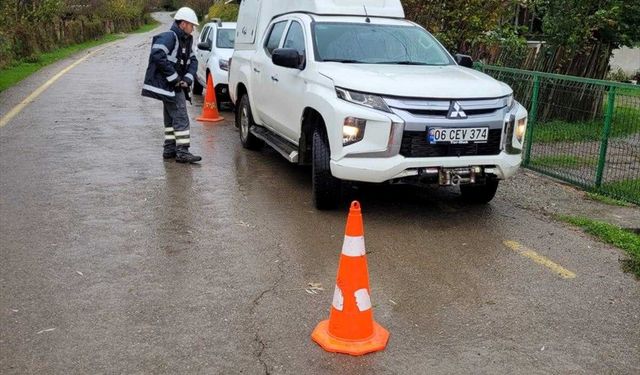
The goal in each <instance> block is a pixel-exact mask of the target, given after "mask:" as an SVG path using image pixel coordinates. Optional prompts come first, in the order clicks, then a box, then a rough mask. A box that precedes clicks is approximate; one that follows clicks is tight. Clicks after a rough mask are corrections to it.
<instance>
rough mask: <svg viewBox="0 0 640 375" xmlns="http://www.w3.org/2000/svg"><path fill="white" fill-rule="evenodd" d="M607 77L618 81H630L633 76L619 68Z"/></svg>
mask: <svg viewBox="0 0 640 375" xmlns="http://www.w3.org/2000/svg"><path fill="white" fill-rule="evenodd" d="M607 79H609V80H610V81H617V82H629V81H630V80H631V77H629V75H628V74H627V73H625V72H624V70H622V69H618V70H617V71H615V72H613V71H612V72H609V76H608V77H607Z"/></svg>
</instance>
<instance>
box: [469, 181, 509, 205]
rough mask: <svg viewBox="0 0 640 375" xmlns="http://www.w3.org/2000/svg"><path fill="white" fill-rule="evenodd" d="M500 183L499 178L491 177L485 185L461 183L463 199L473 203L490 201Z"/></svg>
mask: <svg viewBox="0 0 640 375" xmlns="http://www.w3.org/2000/svg"><path fill="white" fill-rule="evenodd" d="M499 183H500V181H499V180H494V179H490V180H487V183H486V184H484V185H474V184H471V185H460V192H461V193H462V199H463V200H464V201H466V202H468V203H473V204H485V203H489V202H491V200H492V199H493V197H495V196H496V192H497V191H498V184H499Z"/></svg>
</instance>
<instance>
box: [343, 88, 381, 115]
mask: <svg viewBox="0 0 640 375" xmlns="http://www.w3.org/2000/svg"><path fill="white" fill-rule="evenodd" d="M336 94H337V95H338V98H340V99H342V100H346V101H348V102H351V103H355V104H359V105H363V106H365V107H369V108H373V109H377V110H379V111H384V112H391V109H389V106H387V103H385V101H384V99H382V97H380V96H378V95H373V94H365V93H362V92H357V91H350V90H346V89H341V88H339V87H336Z"/></svg>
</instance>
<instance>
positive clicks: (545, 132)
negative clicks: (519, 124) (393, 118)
mask: <svg viewBox="0 0 640 375" xmlns="http://www.w3.org/2000/svg"><path fill="white" fill-rule="evenodd" d="M477 69H478V70H480V71H483V72H485V73H486V74H489V75H490V76H492V77H494V78H496V79H498V80H500V81H503V82H506V83H507V84H509V85H510V86H511V87H512V88H513V90H514V94H515V97H516V100H518V101H519V102H520V103H521V104H522V105H524V106H525V107H526V108H527V109H528V110H529V127H528V131H527V135H526V151H525V155H524V162H523V165H524V166H525V167H526V168H530V169H532V170H535V171H538V172H541V173H543V174H546V175H549V176H552V177H555V178H558V179H561V180H563V181H566V182H569V183H572V184H575V185H577V186H580V187H582V188H585V189H587V190H590V191H595V192H598V193H601V194H604V195H608V196H611V197H614V198H618V199H623V200H627V201H630V202H633V203H636V204H640V86H638V85H632V84H624V83H618V82H611V81H601V80H594V79H586V78H579V77H573V76H563V75H557V74H549V73H541V72H532V71H527V70H520V69H512V68H503V67H496V66H490V65H483V64H478V65H477Z"/></svg>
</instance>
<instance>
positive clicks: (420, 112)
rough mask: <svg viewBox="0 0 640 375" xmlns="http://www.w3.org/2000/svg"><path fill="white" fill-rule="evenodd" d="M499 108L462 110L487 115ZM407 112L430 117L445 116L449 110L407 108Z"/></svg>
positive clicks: (471, 114)
mask: <svg viewBox="0 0 640 375" xmlns="http://www.w3.org/2000/svg"><path fill="white" fill-rule="evenodd" d="M499 109H500V108H483V109H466V110H465V111H464V112H465V113H466V115H467V116H469V117H471V116H480V115H489V114H492V113H494V112H495V111H497V110H499ZM406 111H408V112H409V113H411V114H412V115H414V116H431V117H447V115H448V114H449V110H435V109H407V110H406Z"/></svg>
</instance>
